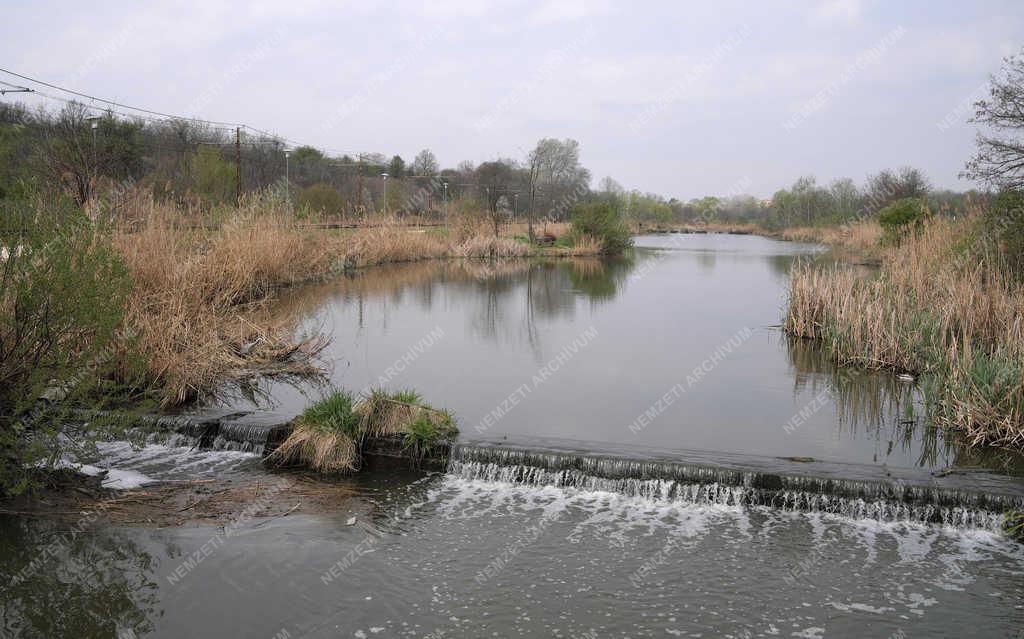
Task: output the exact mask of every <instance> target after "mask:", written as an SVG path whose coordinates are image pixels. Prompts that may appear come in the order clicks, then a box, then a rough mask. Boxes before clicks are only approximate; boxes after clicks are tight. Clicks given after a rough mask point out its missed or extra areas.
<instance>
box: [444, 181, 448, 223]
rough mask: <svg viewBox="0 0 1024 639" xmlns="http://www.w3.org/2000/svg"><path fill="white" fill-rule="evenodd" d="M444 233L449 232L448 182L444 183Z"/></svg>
mask: <svg viewBox="0 0 1024 639" xmlns="http://www.w3.org/2000/svg"><path fill="white" fill-rule="evenodd" d="M444 231H445V233H448V232H449V229H448V182H444Z"/></svg>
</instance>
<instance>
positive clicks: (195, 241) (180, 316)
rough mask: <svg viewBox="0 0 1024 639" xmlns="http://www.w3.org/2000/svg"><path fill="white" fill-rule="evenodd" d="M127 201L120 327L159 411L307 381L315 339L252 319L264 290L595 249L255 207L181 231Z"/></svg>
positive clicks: (172, 218) (154, 206) (484, 230)
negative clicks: (422, 265) (421, 263)
mask: <svg viewBox="0 0 1024 639" xmlns="http://www.w3.org/2000/svg"><path fill="white" fill-rule="evenodd" d="M133 202H134V204H133V206H134V208H133V210H132V211H131V212H130V215H126V216H125V217H126V219H130V220H132V227H131V229H127V228H126V229H122V230H120V231H117V232H116V233H115V237H114V243H115V246H116V247H117V248H118V250H119V251H120V253H121V254H122V255H123V257H124V259H125V262H126V264H127V266H128V268H129V271H130V273H131V276H132V280H133V284H134V287H133V291H132V294H131V301H130V304H129V306H128V309H127V317H126V320H127V325H128V327H129V329H130V330H131V332H132V334H134V335H135V340H136V347H137V349H136V350H137V351H138V352H139V354H140V355H141V357H142V361H143V365H144V369H145V373H146V380H145V381H146V383H147V385H148V386H150V387H152V388H155V389H158V390H159V392H160V394H161V398H162V401H163V403H164V405H167V406H169V405H175V404H182V403H185V402H188V401H190V400H193V399H195V398H197V397H199V396H201V395H203V394H205V393H208V392H210V391H212V390H214V389H215V388H216V387H217V386H218V385H220V383H221V382H222V381H224V380H228V379H231V378H244V377H250V376H253V375H257V374H263V373H270V374H275V373H276V374H288V375H307V374H314V373H315V372H316V370H317V369H316V367H315V366H314V364H313V358H314V356H315V355H316V353H317V352H318V351H319V350H320V349H322V348H323V347H324V345H325V342H324V341H323V340H322V339H314V340H311V341H308V342H302V343H294V342H292V341H291V330H290V326H287V325H284V324H283V323H272V322H270V321H269V320H267V319H266V316H265V315H263V314H257V313H256V312H255V311H257V310H259V307H260V305H261V303H263V302H265V301H266V300H267V299H268V297H269V296H270V295H271V294H272V292H273V291H274V289H275V288H278V287H281V286H285V285H290V284H295V283H298V282H303V281H309V280H312V279H318V278H324V277H328V276H330V275H332V274H337V273H340V272H342V271H343V270H345V269H350V268H356V267H362V266H371V265H378V264H387V263H394V262H411V261H418V260H424V259H439V258H450V257H458V258H511V257H524V256H528V255H548V256H558V255H594V254H597V253H598V252H599V248H600V247H599V244H598V243H597V242H596V241H593V240H590V239H588V238H584V240H583V241H581V242H579V243H578V244H577V246H575V247H571V248H552V249H539V248H534V247H530V246H529V245H527V244H524V243H522V242H519V241H516V240H513V239H510V238H506V237H499V238H495V237H494V235H493V228H490V227H487V226H486V225H481V224H472V225H466V224H464V225H462V226H459V227H457V228H454V229H453V232H452V233H451V234H450V235H449V236H448V237H445V236H443V235H440V234H433V233H425V232H422V231H410V230H409V228H408V227H405V226H402V225H398V224H390V223H382V224H380V225H379V226H374V227H367V228H361V229H357V230H355V231H353V232H346V233H338V232H334V231H321V230H309V229H304V228H302V227H300V226H299V225H297V224H296V222H295V220H294V218H293V216H292V215H291V213H290V211H288V210H287V209H286V207H285V206H284V205H283V204H280V203H274V202H267V201H262V200H259V199H253V200H251V201H247V202H245V203H244V204H243V206H242V207H241V208H240V209H239V210H238V211H237V212H234V213H233V214H231V215H230V216H229V217H228V218H227V219H226V220H224V221H223V222H222V223H221V224H220V225H219V226H218V227H217V228H215V229H209V228H205V227H204V228H201V229H200V230H197V229H196V225H195V224H193V223H190V224H188V225H187V226H186V225H182V224H180V221H181V219H182V218H181V216H180V215H179V212H178V210H177V209H176V208H175V207H174V206H173V205H166V204H158V203H155V202H153V201H152V200H151V199H142V198H137V199H135V200H134V201H133ZM257 317H259V318H260V319H259V320H257V319H256V318H257Z"/></svg>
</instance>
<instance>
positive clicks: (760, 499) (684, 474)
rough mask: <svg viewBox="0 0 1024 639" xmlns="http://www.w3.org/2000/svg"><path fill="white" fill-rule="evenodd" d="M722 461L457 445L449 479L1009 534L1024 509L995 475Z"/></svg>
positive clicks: (1015, 485) (1008, 481)
mask: <svg viewBox="0 0 1024 639" xmlns="http://www.w3.org/2000/svg"><path fill="white" fill-rule="evenodd" d="M673 457H674V458H673ZM712 457H713V454H711V453H707V452H704V451H694V452H691V453H686V452H680V453H678V454H677V455H662V456H660V458H657V457H646V458H644V457H628V456H624V455H622V454H616V453H606V454H604V453H590V452H583V451H575V450H570V449H552V448H533V447H522V446H506V445H500V444H495V443H460V444H456V445H455V446H454V447H453V448H452V451H451V459H450V461H449V465H448V474H449V475H452V476H455V477H459V478H462V479H467V480H483V481H493V482H505V483H510V484H516V485H523V486H535V487H543V486H555V487H560V488H568V489H576V490H583V491H601V492H613V493H618V494H622V495H626V496H630V497H640V498H645V499H651V500H658V501H666V502H681V503H688V504H705V505H724V506H741V507H755V506H764V507H770V508H778V509H782V510H791V511H804V512H822V513H831V514H836V515H842V516H845V517H851V518H855V519H874V520H878V521H884V522H894V521H907V522H918V523H931V524H941V525H947V526H954V527H958V528H982V529H986V530H990V531H998V530H999V529H1000V526H1001V524H1002V521H1003V517H1004V514H1005V513H1006V512H1007V511H1010V510H1024V487H1022V485H1021V484H1022V482H1021V481H1020V480H1017V479H1015V478H1011V477H1004V476H1000V475H995V474H991V473H971V474H970V475H956V474H955V473H950V474H947V475H944V476H941V477H940V476H937V475H930V474H928V473H925V472H922V471H917V470H916V469H899V470H896V469H884V468H878V467H873V466H864V465H856V464H830V463H826V462H812V463H806V462H795V461H790V460H786V459H776V458H757V457H736V456H728V455H723V456H722V459H721V461H719V462H715V461H712ZM808 467H809V468H808Z"/></svg>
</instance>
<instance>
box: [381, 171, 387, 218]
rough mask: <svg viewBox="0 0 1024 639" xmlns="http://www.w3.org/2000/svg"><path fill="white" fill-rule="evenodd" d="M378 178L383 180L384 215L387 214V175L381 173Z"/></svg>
mask: <svg viewBox="0 0 1024 639" xmlns="http://www.w3.org/2000/svg"><path fill="white" fill-rule="evenodd" d="M380 176H381V177H382V178H384V214H385V215H387V213H388V174H387V173H381V174H380Z"/></svg>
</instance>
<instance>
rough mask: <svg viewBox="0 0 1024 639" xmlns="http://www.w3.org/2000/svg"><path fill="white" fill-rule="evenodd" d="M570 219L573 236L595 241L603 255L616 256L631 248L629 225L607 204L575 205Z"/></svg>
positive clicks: (631, 239) (631, 240)
mask: <svg viewBox="0 0 1024 639" xmlns="http://www.w3.org/2000/svg"><path fill="white" fill-rule="evenodd" d="M571 217H572V232H573V235H575V236H576V237H577V238H580V237H588V236H589V237H593V238H595V239H597V240H598V241H599V242H600V243H601V253H604V254H605V255H618V254H619V253H622V252H623V251H624V250H626V249H627V248H629V247H631V246H633V238H632V236H631V235H630V232H629V225H628V224H626V220H625V219H623V217H622V215H621V214H620V213H619V212H618V211H617V210H615V208H614V207H613V206H612V205H611V204H609V203H608V202H591V203H588V204H577V205H576V206H574V207H573V208H572V214H571Z"/></svg>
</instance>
